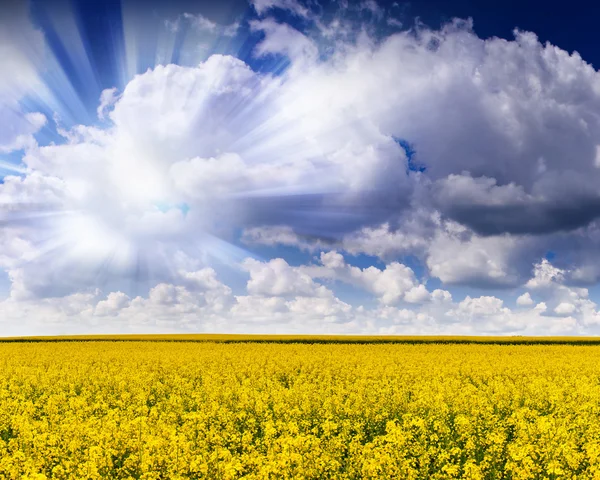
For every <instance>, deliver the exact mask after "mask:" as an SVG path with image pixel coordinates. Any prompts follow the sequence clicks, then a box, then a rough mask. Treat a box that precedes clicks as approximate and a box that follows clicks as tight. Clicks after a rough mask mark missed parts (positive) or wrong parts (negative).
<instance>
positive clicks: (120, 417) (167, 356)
mask: <svg viewBox="0 0 600 480" xmlns="http://www.w3.org/2000/svg"><path fill="white" fill-rule="evenodd" d="M0 478H10V479H44V478H56V479H79V478H81V479H97V478H116V479H184V478H185V479H188V478H205V479H236V478H245V479H280V478H283V479H361V478H365V479H447V478H469V479H558V478H582V479H583V478H586V479H588V478H589V479H593V478H600V347H598V346H584V345H482V344H436V343H431V344H418V345H411V344H393V343H390V344H387V343H385V344H362V343H360V344H358V343H357V344H312V343H306V344H296V343H286V344H283V343H215V342H204V343H194V342H149V341H137V342H109V341H103V342H95V341H87V342H38V343H23V342H14V343H3V344H0Z"/></svg>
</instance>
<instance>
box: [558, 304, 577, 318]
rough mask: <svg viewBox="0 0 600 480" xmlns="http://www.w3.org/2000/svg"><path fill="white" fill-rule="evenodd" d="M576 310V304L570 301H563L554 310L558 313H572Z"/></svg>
mask: <svg viewBox="0 0 600 480" xmlns="http://www.w3.org/2000/svg"><path fill="white" fill-rule="evenodd" d="M574 311H575V305H573V304H572V303H568V302H561V303H559V304H558V306H557V307H556V308H555V309H554V312H555V313H557V314H558V315H571V314H572V313H573V312H574Z"/></svg>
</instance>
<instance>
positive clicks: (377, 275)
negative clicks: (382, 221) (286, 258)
mask: <svg viewBox="0 0 600 480" xmlns="http://www.w3.org/2000/svg"><path fill="white" fill-rule="evenodd" d="M320 261H321V263H322V266H313V267H311V266H308V267H304V268H303V271H304V272H306V273H308V275H310V276H311V277H313V278H325V279H335V280H338V281H341V282H344V283H348V284H351V285H354V286H356V287H359V288H361V289H364V290H365V291H367V292H371V293H373V294H374V295H376V296H377V297H378V298H379V300H380V301H381V302H382V303H383V304H385V305H391V304H394V303H397V302H399V301H402V300H403V301H405V302H408V303H420V302H425V301H427V300H429V292H428V291H427V289H426V288H425V286H424V285H421V284H419V283H418V282H417V279H416V278H415V274H414V272H413V270H412V269H411V268H409V267H407V266H406V265H403V264H401V263H398V262H392V263H390V264H388V265H386V267H385V268H384V269H383V270H381V269H379V268H377V267H374V266H370V267H367V268H364V269H361V268H358V267H354V266H352V265H348V264H347V263H346V261H345V260H344V257H343V255H342V254H340V253H338V252H336V251H330V252H323V253H321V256H320Z"/></svg>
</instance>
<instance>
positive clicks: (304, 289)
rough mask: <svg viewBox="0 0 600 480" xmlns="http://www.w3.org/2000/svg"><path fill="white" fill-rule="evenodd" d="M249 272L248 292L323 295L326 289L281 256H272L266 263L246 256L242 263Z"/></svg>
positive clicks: (267, 294) (271, 294) (255, 293)
mask: <svg viewBox="0 0 600 480" xmlns="http://www.w3.org/2000/svg"><path fill="white" fill-rule="evenodd" d="M242 266H243V268H244V269H245V270H246V271H248V272H249V273H250V280H249V281H248V292H249V293H250V294H252V295H265V296H285V295H301V296H309V297H312V296H323V295H325V294H326V293H327V289H326V288H325V287H323V286H322V285H318V284H317V283H315V282H314V281H313V279H312V278H311V277H310V276H309V275H307V274H306V273H304V272H303V271H301V270H299V269H298V268H296V267H291V266H290V265H288V263H287V262H286V261H285V260H284V259H283V258H274V259H272V260H270V261H269V262H267V263H262V262H259V261H257V260H254V259H251V258H248V259H246V260H244V262H243V263H242Z"/></svg>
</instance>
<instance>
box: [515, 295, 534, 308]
mask: <svg viewBox="0 0 600 480" xmlns="http://www.w3.org/2000/svg"><path fill="white" fill-rule="evenodd" d="M533 303H534V302H533V299H532V298H531V295H530V294H529V292H525V293H524V294H523V295H521V296H519V298H517V305H519V306H520V307H528V306H530V305H533Z"/></svg>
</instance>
